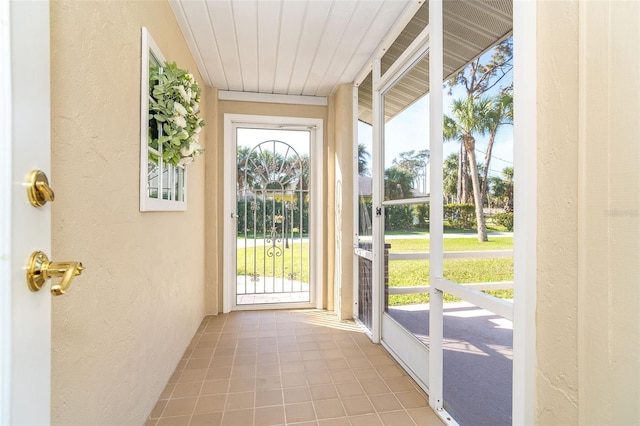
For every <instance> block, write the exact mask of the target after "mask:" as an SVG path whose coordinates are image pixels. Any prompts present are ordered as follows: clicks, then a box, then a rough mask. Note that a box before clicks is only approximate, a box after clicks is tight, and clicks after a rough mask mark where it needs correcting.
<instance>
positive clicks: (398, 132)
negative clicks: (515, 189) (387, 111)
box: [358, 87, 513, 176]
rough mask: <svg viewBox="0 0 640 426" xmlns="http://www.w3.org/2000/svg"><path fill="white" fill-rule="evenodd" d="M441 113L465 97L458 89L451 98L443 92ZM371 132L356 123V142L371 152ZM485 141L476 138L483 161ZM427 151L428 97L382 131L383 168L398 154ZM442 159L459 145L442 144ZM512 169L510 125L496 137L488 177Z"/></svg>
mask: <svg viewBox="0 0 640 426" xmlns="http://www.w3.org/2000/svg"><path fill="white" fill-rule="evenodd" d="M444 95H445V96H444V99H443V110H444V113H445V114H448V113H449V112H450V110H451V104H452V102H453V100H454V99H456V98H461V97H462V96H464V93H463V91H462V90H461V88H460V87H456V88H454V91H453V93H452V95H448V94H447V90H446V89H445V93H444ZM371 137H372V129H371V126H369V125H368V124H364V123H362V122H359V124H358V141H359V143H364V144H365V145H366V146H367V147H369V150H370V149H371V148H370V147H371ZM487 142H488V138H486V137H483V136H477V137H476V156H477V159H478V161H481V162H484V153H485V152H486V147H487ZM428 148H429V96H428V95H427V96H425V97H423V98H422V99H420V100H418V101H417V102H416V103H414V104H413V105H412V106H410V107H409V108H407V109H406V110H404V111H403V112H402V113H400V114H398V115H397V116H396V117H394V118H393V119H391V120H390V121H389V122H388V123H387V125H386V130H385V168H387V167H389V166H391V164H392V162H393V159H394V158H396V157H397V156H398V155H399V154H400V153H401V152H405V151H410V150H412V149H413V150H416V151H418V150H421V149H428ZM443 150H444V158H446V157H447V156H448V155H449V154H451V153H452V152H458V150H459V144H458V142H453V141H452V142H445V143H444V147H443ZM510 166H513V126H502V127H501V128H500V130H498V134H497V135H496V141H495V143H494V145H493V154H492V156H491V165H490V175H492V176H499V175H500V172H501V171H502V169H504V168H505V167H510Z"/></svg>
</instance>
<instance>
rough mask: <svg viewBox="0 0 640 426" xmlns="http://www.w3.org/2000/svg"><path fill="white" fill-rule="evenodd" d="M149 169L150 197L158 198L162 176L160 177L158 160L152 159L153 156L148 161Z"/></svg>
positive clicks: (148, 184) (148, 185)
mask: <svg viewBox="0 0 640 426" xmlns="http://www.w3.org/2000/svg"><path fill="white" fill-rule="evenodd" d="M147 164H148V165H147V170H148V175H147V176H148V178H147V188H148V191H149V194H148V196H149V198H155V199H157V198H158V192H159V187H160V177H159V171H160V168H159V167H158V161H157V160H156V161H151V158H149V161H148V163H147Z"/></svg>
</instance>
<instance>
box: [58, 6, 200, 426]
mask: <svg viewBox="0 0 640 426" xmlns="http://www.w3.org/2000/svg"><path fill="white" fill-rule="evenodd" d="M141 26H146V27H147V28H148V29H149V31H150V32H151V34H152V36H153V37H154V39H155V41H156V42H157V43H158V45H159V46H160V49H161V50H162V52H163V53H164V55H165V56H166V58H167V59H168V60H171V61H176V62H177V63H178V65H179V66H180V67H182V68H187V69H189V70H191V71H192V72H193V73H194V74H196V78H198V80H199V81H200V83H201V85H202V82H201V80H200V78H199V76H198V75H197V68H196V65H195V63H194V61H193V60H192V58H191V56H190V54H189V51H188V49H187V46H186V43H185V41H184V39H183V37H182V34H181V32H180V30H179V28H178V26H177V24H176V22H175V19H174V16H173V13H172V11H171V9H170V6H169V4H168V2H166V1H140V2H136V1H127V2H116V1H112V2H104V1H102V2H92V1H53V2H52V3H51V92H52V96H51V99H52V105H51V107H52V109H51V114H52V120H51V121H52V176H51V180H52V184H53V187H54V189H55V191H56V201H55V202H54V203H53V207H52V214H53V226H52V228H53V248H52V255H53V258H54V259H57V260H81V261H82V262H83V263H84V265H85V266H86V270H85V271H84V273H83V274H82V276H80V277H77V278H76V279H75V281H74V283H73V285H72V287H71V289H70V291H69V293H68V294H66V295H65V296H62V297H58V298H55V299H54V300H53V314H52V316H53V318H52V324H53V330H52V339H53V349H52V422H53V423H54V424H59V425H80V424H82V425H88V424H91V425H100V424H103V425H107V424H109V425H116V424H117V425H127V424H131V425H134V424H138V425H139V424H142V423H143V422H144V420H145V418H146V416H147V415H148V414H149V412H150V411H151V409H152V408H153V406H154V404H155V402H156V400H157V397H158V395H159V394H160V392H161V391H162V389H163V388H164V386H165V384H166V382H167V380H168V378H169V376H170V374H171V373H172V371H173V369H174V368H175V366H176V364H177V363H178V361H179V360H180V358H181V356H182V354H183V352H184V350H185V348H186V346H187V345H188V343H189V340H190V339H191V337H192V336H193V333H194V332H195V330H196V329H197V327H198V325H199V323H200V321H201V319H202V317H203V314H204V183H203V182H204V170H205V167H204V159H203V158H202V157H201V158H200V159H199V160H198V161H197V162H196V163H194V164H193V165H192V166H189V173H188V190H189V194H188V197H189V198H188V210H187V211H186V212H176V213H166V212H162V213H140V212H139V201H138V197H139V161H140V160H139V157H140V155H139V146H140V46H141V45H140V43H141V29H140V28H141ZM209 94H210V92H206V93H205V97H206V96H207V95H209ZM207 106H208V104H207V102H206V101H205V102H203V108H206V107H207ZM203 113H204V114H205V117H206V110H203ZM206 133H207V129H206V128H205V130H204V132H203V135H204V136H205V138H206ZM205 145H207V144H206V141H205Z"/></svg>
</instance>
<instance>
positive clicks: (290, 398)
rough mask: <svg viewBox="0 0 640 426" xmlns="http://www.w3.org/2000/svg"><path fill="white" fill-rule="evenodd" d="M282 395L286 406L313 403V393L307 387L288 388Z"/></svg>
mask: <svg viewBox="0 0 640 426" xmlns="http://www.w3.org/2000/svg"><path fill="white" fill-rule="evenodd" d="M282 393H283V395H284V402H285V404H295V403H298V402H308V401H311V392H309V388H308V387H306V386H301V387H297V388H286V389H283V390H282Z"/></svg>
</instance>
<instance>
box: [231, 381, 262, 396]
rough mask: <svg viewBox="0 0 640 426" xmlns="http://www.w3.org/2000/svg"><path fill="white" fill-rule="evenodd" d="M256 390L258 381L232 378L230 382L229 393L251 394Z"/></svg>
mask: <svg viewBox="0 0 640 426" xmlns="http://www.w3.org/2000/svg"><path fill="white" fill-rule="evenodd" d="M255 388H256V379H254V378H252V377H249V378H246V377H245V378H239V379H234V378H232V379H231V380H229V393H237V392H249V391H252V390H255Z"/></svg>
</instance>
